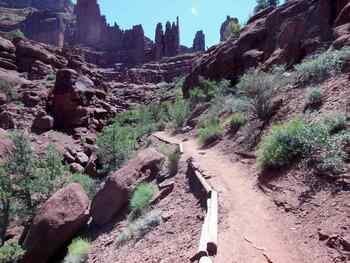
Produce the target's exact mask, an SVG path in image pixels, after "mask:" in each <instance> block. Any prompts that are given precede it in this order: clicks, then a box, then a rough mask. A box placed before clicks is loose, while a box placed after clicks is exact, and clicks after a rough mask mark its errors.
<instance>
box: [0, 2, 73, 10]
mask: <svg viewBox="0 0 350 263" xmlns="http://www.w3.org/2000/svg"><path fill="white" fill-rule="evenodd" d="M0 6H3V7H8V8H26V7H34V8H36V9H39V10H48V9H49V10H54V11H59V12H72V11H73V8H74V7H73V4H72V1H71V0H1V1H0Z"/></svg>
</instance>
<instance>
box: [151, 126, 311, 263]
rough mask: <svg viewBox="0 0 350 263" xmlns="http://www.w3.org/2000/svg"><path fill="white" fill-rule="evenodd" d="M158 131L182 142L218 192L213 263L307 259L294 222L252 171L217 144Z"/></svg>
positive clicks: (290, 262)
mask: <svg viewBox="0 0 350 263" xmlns="http://www.w3.org/2000/svg"><path fill="white" fill-rule="evenodd" d="M157 136H158V137H160V138H162V139H164V140H168V141H171V142H173V143H182V145H183V148H184V157H183V158H185V159H187V158H189V157H192V158H193V159H194V161H195V162H196V164H197V165H198V166H199V167H200V169H201V170H202V172H203V173H204V174H206V175H209V176H210V179H209V183H210V184H211V185H212V187H213V188H214V189H215V190H216V191H218V193H219V202H220V208H219V209H220V211H219V214H220V221H221V222H220V226H219V241H218V242H219V244H218V245H219V250H218V255H217V256H216V257H215V259H214V262H216V263H223V262H225V263H271V262H272V263H282V262H283V263H295V262H311V261H308V260H307V257H305V256H304V255H303V252H302V251H299V250H298V249H297V246H296V243H297V242H299V241H298V239H297V238H296V236H295V235H294V233H293V231H294V230H295V229H294V227H293V223H292V222H291V221H290V220H289V218H288V217H286V215H285V214H283V213H281V211H280V210H278V209H277V208H276V205H275V204H274V203H273V201H272V200H270V199H269V198H268V197H267V196H266V195H265V194H264V193H262V192H261V190H260V189H259V188H258V187H257V185H256V177H255V176H253V174H254V173H250V170H249V169H248V168H247V167H246V166H244V165H243V164H242V163H240V162H232V161H231V160H230V159H229V158H228V156H227V155H226V156H225V155H223V154H222V153H221V152H220V151H219V150H217V149H215V148H211V149H201V148H200V147H199V145H198V143H197V142H196V140H195V138H186V139H184V138H183V137H181V136H177V137H173V136H170V135H168V134H166V133H164V132H161V133H157Z"/></svg>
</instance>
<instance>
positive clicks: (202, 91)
mask: <svg viewBox="0 0 350 263" xmlns="http://www.w3.org/2000/svg"><path fill="white" fill-rule="evenodd" d="M218 92H219V85H218V83H217V82H215V81H210V80H206V79H201V80H200V82H199V85H198V86H197V87H194V88H193V89H192V90H190V101H191V105H192V106H194V105H196V104H198V103H202V102H208V101H211V100H212V99H213V98H215V97H216V96H217V94H218Z"/></svg>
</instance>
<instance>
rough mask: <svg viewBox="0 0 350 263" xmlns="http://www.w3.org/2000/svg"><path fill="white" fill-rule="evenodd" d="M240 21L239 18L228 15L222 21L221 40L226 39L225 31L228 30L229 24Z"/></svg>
mask: <svg viewBox="0 0 350 263" xmlns="http://www.w3.org/2000/svg"><path fill="white" fill-rule="evenodd" d="M231 22H233V23H237V24H238V23H239V21H238V19H237V18H235V17H230V16H227V17H226V20H225V22H223V23H222V25H221V28H220V41H221V42H222V41H225V39H226V38H225V32H226V30H227V26H228V25H229V24H230V23H231Z"/></svg>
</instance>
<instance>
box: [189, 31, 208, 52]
mask: <svg viewBox="0 0 350 263" xmlns="http://www.w3.org/2000/svg"><path fill="white" fill-rule="evenodd" d="M192 50H193V51H194V52H203V51H205V35H204V32H203V31H202V30H201V31H197V33H196V36H195V38H194V40H193V46H192Z"/></svg>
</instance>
